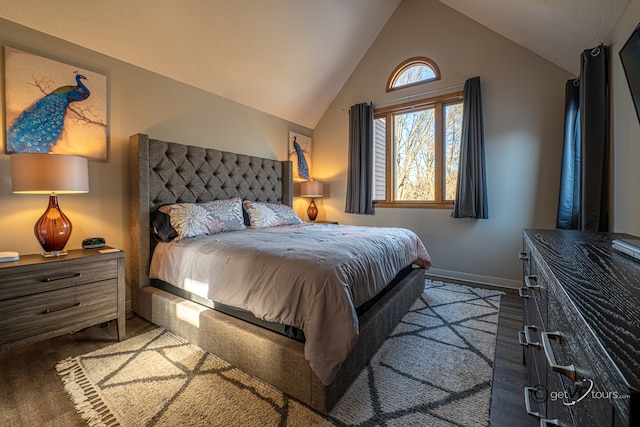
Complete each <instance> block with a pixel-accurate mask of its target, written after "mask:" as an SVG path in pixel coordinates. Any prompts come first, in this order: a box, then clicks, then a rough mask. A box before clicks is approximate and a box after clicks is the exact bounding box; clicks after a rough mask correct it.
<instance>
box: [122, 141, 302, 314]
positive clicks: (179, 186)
mask: <svg viewBox="0 0 640 427" xmlns="http://www.w3.org/2000/svg"><path fill="white" fill-rule="evenodd" d="M129 162H130V163H129V171H130V176H129V197H130V221H131V224H130V228H131V235H130V239H131V245H130V246H131V248H130V255H131V258H130V259H131V291H132V299H133V300H134V304H135V294H136V292H137V289H139V288H141V287H144V286H147V285H148V284H149V275H148V273H149V262H150V257H151V246H152V242H151V240H152V237H151V231H150V213H151V212H152V211H153V210H155V209H156V208H158V207H159V206H161V205H163V204H165V203H175V202H207V201H210V200H219V199H229V198H232V197H241V198H242V199H248V200H253V201H260V202H270V203H284V204H287V205H289V206H291V203H292V200H293V179H292V173H291V162H290V161H278V160H272V159H265V158H260V157H253V156H247V155H244V154H235V153H230V152H225V151H219V150H215V149H211V148H202V147H195V146H189V145H184V144H178V143H173V142H164V141H159V140H156V139H150V138H149V136H148V135H143V134H135V135H132V136H131V137H130V138H129Z"/></svg>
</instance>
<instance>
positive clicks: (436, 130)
mask: <svg viewBox="0 0 640 427" xmlns="http://www.w3.org/2000/svg"><path fill="white" fill-rule="evenodd" d="M462 106H463V103H462V92H456V93H452V94H449V95H443V96H439V97H435V98H430V99H425V100H421V101H417V102H411V103H408V104H402V105H398V106H394V107H386V108H380V109H376V110H374V113H373V117H374V145H375V150H374V152H375V155H374V160H373V162H374V166H373V169H374V186H373V199H374V201H375V203H376V206H377V207H442V208H451V207H453V201H454V199H455V194H456V186H457V180H458V163H459V157H460V141H461V132H462Z"/></svg>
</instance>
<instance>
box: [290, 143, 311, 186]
mask: <svg viewBox="0 0 640 427" xmlns="http://www.w3.org/2000/svg"><path fill="white" fill-rule="evenodd" d="M310 154H311V138H309V137H308V136H304V135H299V134H297V133H294V132H289V158H290V159H291V161H292V162H293V178H294V179H305V180H308V179H309V178H310V171H311V156H310Z"/></svg>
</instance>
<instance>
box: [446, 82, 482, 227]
mask: <svg viewBox="0 0 640 427" xmlns="http://www.w3.org/2000/svg"><path fill="white" fill-rule="evenodd" d="M463 102H464V110H463V114H462V141H461V144H460V165H459V168H458V188H457V190H456V200H455V202H454V205H453V212H452V213H451V216H452V217H453V218H485V219H486V218H489V205H488V203H487V178H486V171H485V159H484V158H485V154H484V118H483V114H482V93H481V89H480V77H472V78H470V79H468V80H467V81H466V82H465V84H464V101H463Z"/></svg>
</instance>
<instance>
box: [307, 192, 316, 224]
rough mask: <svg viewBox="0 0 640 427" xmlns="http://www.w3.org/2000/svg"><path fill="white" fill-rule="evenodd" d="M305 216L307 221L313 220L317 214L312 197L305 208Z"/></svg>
mask: <svg viewBox="0 0 640 427" xmlns="http://www.w3.org/2000/svg"><path fill="white" fill-rule="evenodd" d="M307 216H308V217H309V221H315V220H316V217H317V216H318V207H317V206H316V204H315V202H314V201H313V198H311V203H310V204H309V207H308V208H307Z"/></svg>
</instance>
